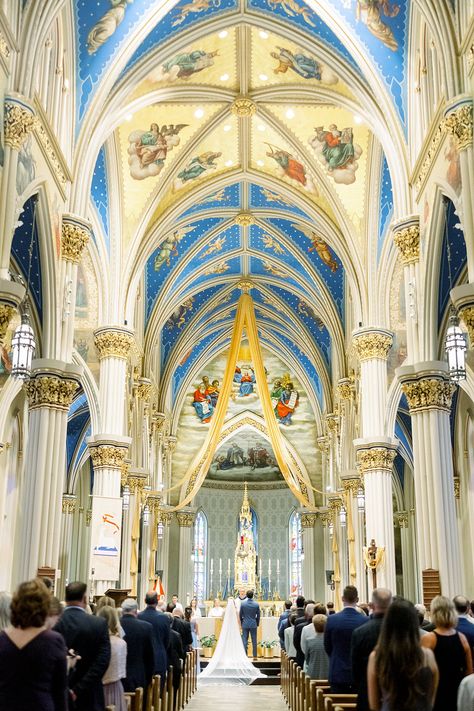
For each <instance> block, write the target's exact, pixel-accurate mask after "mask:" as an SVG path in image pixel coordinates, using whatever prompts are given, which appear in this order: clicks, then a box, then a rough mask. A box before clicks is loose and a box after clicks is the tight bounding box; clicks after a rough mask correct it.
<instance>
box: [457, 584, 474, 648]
mask: <svg viewBox="0 0 474 711" xmlns="http://www.w3.org/2000/svg"><path fill="white" fill-rule="evenodd" d="M453 602H454V607H455V608H456V612H457V613H458V618H459V619H458V626H457V627H456V629H457V631H458V632H462V634H463V635H464V636H465V637H466V639H467V642H468V644H469V646H470V648H471V652H472V653H473V654H474V624H473V622H471V620H473V618H472V617H469V615H468V610H469V600H468V599H467V597H464V595H456V597H455V598H454V599H453Z"/></svg>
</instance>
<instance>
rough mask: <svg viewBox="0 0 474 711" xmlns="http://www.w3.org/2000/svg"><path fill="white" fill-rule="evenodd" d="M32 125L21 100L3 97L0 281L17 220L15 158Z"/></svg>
mask: <svg viewBox="0 0 474 711" xmlns="http://www.w3.org/2000/svg"><path fill="white" fill-rule="evenodd" d="M36 124H37V119H36V117H35V115H34V109H33V107H32V106H31V104H30V103H29V102H28V101H27V100H26V99H25V98H24V97H22V96H20V94H13V93H12V94H9V95H7V96H6V97H5V104H4V142H5V148H4V157H3V171H2V181H1V186H0V279H6V280H8V279H9V272H8V270H9V266H10V252H11V245H12V239H13V233H14V230H15V223H16V221H17V218H18V214H17V210H18V205H17V203H16V199H15V197H16V194H17V190H16V174H17V168H18V154H19V152H20V150H21V149H22V147H23V145H24V143H25V141H26V139H27V138H28V136H29V135H30V134H31V133H32V131H33V130H34V129H35V127H36ZM14 196H15V197H14Z"/></svg>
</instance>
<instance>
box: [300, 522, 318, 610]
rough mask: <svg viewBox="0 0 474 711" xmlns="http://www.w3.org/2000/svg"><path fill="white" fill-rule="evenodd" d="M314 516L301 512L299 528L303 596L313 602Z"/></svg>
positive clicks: (314, 588) (314, 589) (314, 575)
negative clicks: (301, 542) (301, 543)
mask: <svg viewBox="0 0 474 711" xmlns="http://www.w3.org/2000/svg"><path fill="white" fill-rule="evenodd" d="M315 524H316V514H315V513H311V512H309V511H302V512H301V528H302V530H303V551H304V559H303V565H302V569H303V570H302V573H303V575H302V577H303V595H304V596H305V597H306V598H307V599H308V600H314V599H315V595H316V568H315V546H314V527H315Z"/></svg>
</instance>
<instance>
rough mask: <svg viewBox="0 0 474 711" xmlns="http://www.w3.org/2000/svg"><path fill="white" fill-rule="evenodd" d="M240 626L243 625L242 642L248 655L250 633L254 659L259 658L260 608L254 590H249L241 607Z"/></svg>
mask: <svg viewBox="0 0 474 711" xmlns="http://www.w3.org/2000/svg"><path fill="white" fill-rule="evenodd" d="M239 617H240V624H241V625H242V642H243V644H244V649H245V653H246V654H247V644H248V639H249V632H250V636H251V638H252V649H253V657H254V659H256V658H257V627H258V625H259V624H260V606H259V605H258V603H256V602H255V600H254V599H253V590H247V597H246V599H245V600H244V601H243V602H242V603H241V605H240V612H239Z"/></svg>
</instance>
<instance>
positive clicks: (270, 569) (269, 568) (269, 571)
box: [268, 558, 272, 576]
mask: <svg viewBox="0 0 474 711" xmlns="http://www.w3.org/2000/svg"><path fill="white" fill-rule="evenodd" d="M271 574H272V559H271V558H269V559H268V575H269V576H270V575H271Z"/></svg>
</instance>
